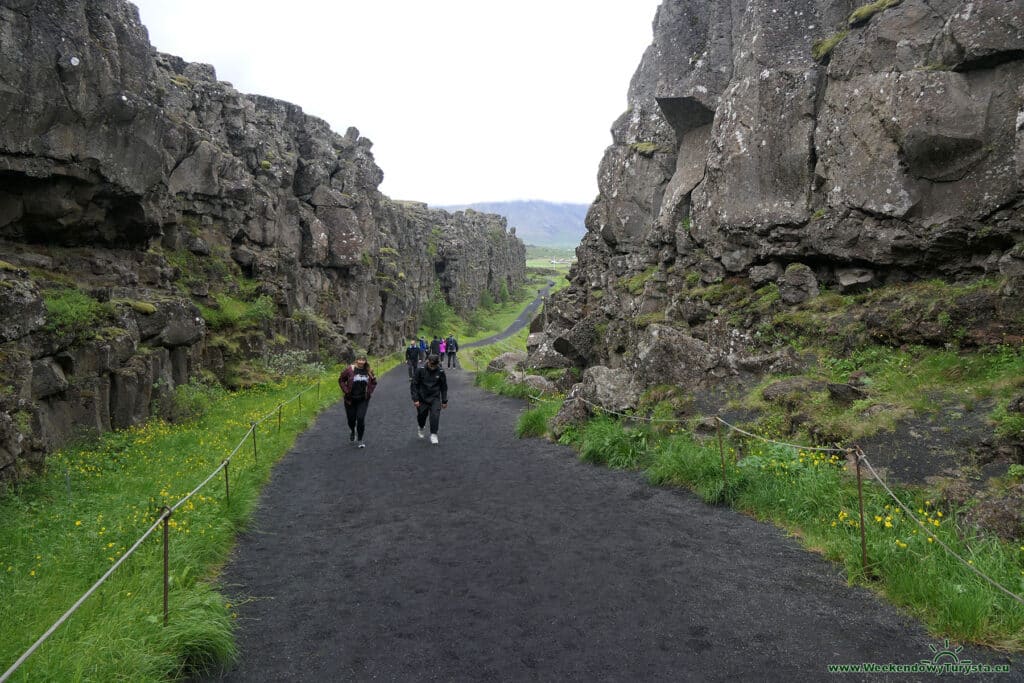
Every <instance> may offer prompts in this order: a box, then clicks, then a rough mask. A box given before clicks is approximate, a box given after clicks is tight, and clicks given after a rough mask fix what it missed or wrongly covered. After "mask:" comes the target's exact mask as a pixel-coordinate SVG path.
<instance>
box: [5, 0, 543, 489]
mask: <svg viewBox="0 0 1024 683" xmlns="http://www.w3.org/2000/svg"><path fill="white" fill-rule="evenodd" d="M0 51H2V54H3V59H2V60H0V83H2V84H3V85H2V87H0V310H2V311H4V312H5V313H6V315H5V319H4V321H3V323H2V324H0V364H2V365H3V369H4V387H3V388H2V390H0V478H5V477H6V478H10V477H12V476H14V475H15V472H16V471H21V470H24V469H26V468H25V467H24V465H26V464H29V465H31V464H33V463H35V464H38V463H39V462H40V461H41V458H42V456H43V454H44V453H45V452H46V451H47V450H48V449H50V448H52V447H53V446H54V445H56V444H58V443H60V442H61V441H63V440H64V439H65V438H66V437H67V436H68V435H69V434H71V433H72V432H73V431H74V430H75V428H76V427H79V426H84V427H86V428H89V429H94V430H104V429H109V428H111V427H121V426H127V425H130V424H136V423H137V422H139V421H141V420H143V419H145V417H146V416H148V415H149V413H150V411H151V409H152V407H153V405H154V402H155V401H158V399H159V398H160V397H161V396H164V397H165V396H166V394H167V393H168V392H169V391H171V390H172V389H173V387H174V386H176V385H177V384H180V383H182V382H186V381H188V380H189V378H192V377H195V376H196V375H197V373H198V372H199V371H200V370H202V369H209V370H212V371H214V372H215V373H220V372H221V371H222V370H223V369H224V366H225V364H226V363H230V361H231V358H232V356H238V355H248V356H253V355H255V356H258V355H260V354H264V353H268V352H272V351H273V350H274V349H296V348H298V349H305V350H308V351H310V352H313V353H323V354H325V355H327V356H329V357H332V358H336V359H338V358H343V357H345V356H346V355H347V354H349V353H351V351H352V349H353V348H364V349H367V350H369V351H371V352H386V351H392V350H395V349H397V348H400V346H401V345H402V341H403V339H405V338H407V337H408V336H410V335H412V334H413V333H414V332H415V330H416V328H417V327H418V323H419V316H420V312H421V309H422V306H423V304H424V303H425V302H426V301H428V300H430V299H431V298H432V297H433V296H434V294H435V291H436V289H437V287H438V285H440V289H441V292H442V293H443V295H444V296H445V297H446V298H447V300H448V302H449V303H450V304H451V305H452V306H453V307H455V308H456V309H460V310H470V309H472V308H473V307H474V306H475V305H476V304H477V303H478V302H479V299H480V296H481V294H482V293H483V292H484V291H488V290H489V291H490V292H491V293H492V295H494V296H497V295H498V294H499V293H500V291H501V290H502V288H503V287H507V288H509V289H513V288H515V287H517V286H519V285H520V284H522V283H523V282H524V280H525V256H524V255H525V250H524V247H523V244H522V242H521V241H520V240H518V239H517V238H516V237H515V235H514V231H509V230H508V229H507V228H506V224H505V221H504V219H503V218H501V217H500V216H496V215H489V214H479V213H474V212H458V213H454V214H452V213H448V212H444V211H438V210H429V209H427V208H426V207H425V206H423V205H417V204H406V203H399V202H392V201H391V200H390V199H388V198H387V197H385V196H384V195H382V194H381V193H380V192H379V191H378V190H377V187H378V185H379V184H380V182H381V180H382V178H383V175H382V171H381V169H380V168H378V167H377V165H376V164H375V162H374V159H373V155H372V152H371V143H370V141H368V140H366V139H365V138H363V137H361V136H360V135H359V132H358V131H357V130H356V129H355V128H350V129H349V130H348V131H347V132H346V133H345V134H344V135H340V134H337V133H335V132H333V131H332V130H331V129H330V128H329V126H328V125H327V124H326V123H325V122H324V121H322V120H320V119H317V118H315V117H311V116H308V115H306V114H304V113H303V112H302V110H301V108H299V107H298V106H296V105H294V104H290V103H287V102H282V101H279V100H274V99H271V98H267V97H261V96H255V95H245V94H242V93H239V92H238V91H236V90H235V89H234V88H233V87H231V85H230V84H229V83H225V82H221V81H218V80H217V79H216V74H215V72H214V70H213V68H212V67H211V66H208V65H203V64H190V63H186V62H184V61H182V60H181V59H179V58H177V57H173V56H170V55H165V54H160V53H157V52H156V51H155V50H154V49H153V48H152V46H151V45H150V44H149V41H148V37H147V33H146V30H145V28H144V27H143V26H142V25H141V24H140V22H139V18H138V13H137V10H136V9H135V8H134V6H132V5H130V4H128V3H127V2H123V1H122V0H70V1H61V2H56V1H53V2H50V1H47V2H25V1H23V0H0ZM68 290H76V291H79V292H81V293H82V294H83V295H86V296H87V298H88V301H86V302H85V304H83V303H82V302H81V301H79V302H78V303H77V304H75V306H77V308H75V310H76V311H78V313H81V312H82V310H83V309H82V306H86V308H88V307H89V306H93V307H95V306H94V305H99V306H100V307H101V308H99V309H97V310H96V311H94V313H95V316H94V318H95V319H94V320H93V321H92V322H91V325H92V329H90V330H88V331H87V330H77V331H74V330H72V331H69V330H67V329H63V328H61V327H60V325H59V324H58V322H59V321H58V318H59V316H58V315H57V313H56V312H55V311H57V309H58V308H59V306H58V305H55V304H54V301H55V299H59V298H60V297H58V296H57V293H61V296H62V297H64V298H63V299H62V300H65V301H71V299H69V298H68V297H67V296H64V295H65V294H66V293H67V291H68ZM225 296H228V297H232V300H245V301H248V302H255V303H258V304H259V305H260V309H259V310H260V311H261V315H260V316H259V324H258V325H254V326H252V329H250V330H249V331H248V332H247V333H246V334H245V335H242V336H241V337H237V338H234V339H231V340H225V339H219V340H218V339H214V338H213V335H211V329H210V328H211V326H210V325H208V324H207V319H206V316H205V315H204V311H207V310H214V311H217V310H218V309H222V308H223V304H225V303H226V300H225V299H224V298H222V297H225ZM86 304H87V305H86ZM81 318H82V316H79V319H81ZM86 319H88V316H86ZM222 336H223V335H222Z"/></svg>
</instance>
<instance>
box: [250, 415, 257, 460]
mask: <svg viewBox="0 0 1024 683" xmlns="http://www.w3.org/2000/svg"><path fill="white" fill-rule="evenodd" d="M249 426H250V429H251V430H252V461H253V462H259V461H260V458H259V456H258V455H256V423H255V422H250V423H249Z"/></svg>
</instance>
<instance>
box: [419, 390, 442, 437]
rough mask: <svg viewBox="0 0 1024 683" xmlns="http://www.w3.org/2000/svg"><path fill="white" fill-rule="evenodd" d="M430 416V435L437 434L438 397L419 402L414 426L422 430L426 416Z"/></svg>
mask: <svg viewBox="0 0 1024 683" xmlns="http://www.w3.org/2000/svg"><path fill="white" fill-rule="evenodd" d="M428 414H429V415H430V433H431V434H437V427H438V425H439V424H440V422H441V397H440V396H438V397H437V398H434V399H432V400H430V401H420V405H419V407H418V408H416V424H418V425H419V426H420V429H423V425H425V424H426V423H427V415H428Z"/></svg>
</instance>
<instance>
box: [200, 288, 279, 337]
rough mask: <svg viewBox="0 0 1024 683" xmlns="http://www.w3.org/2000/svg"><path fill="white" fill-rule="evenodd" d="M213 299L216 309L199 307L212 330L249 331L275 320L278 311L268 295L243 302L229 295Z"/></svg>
mask: <svg viewBox="0 0 1024 683" xmlns="http://www.w3.org/2000/svg"><path fill="white" fill-rule="evenodd" d="M213 298H214V300H215V301H216V302H217V305H216V306H215V307H214V306H202V305H200V306H199V310H200V312H201V313H202V314H203V319H204V320H206V324H207V326H209V328H210V329H211V330H225V329H247V328H250V327H253V326H255V325H257V324H258V323H259V322H260V321H262V320H269V319H271V318H273V317H274V313H275V312H276V311H277V306H276V305H275V304H274V300H273V299H272V298H270V297H269V296H266V295H263V296H260V297H258V298H256V300H255V301H242V300H240V299H236V298H235V297H233V296H230V295H228V294H215V295H214V297H213Z"/></svg>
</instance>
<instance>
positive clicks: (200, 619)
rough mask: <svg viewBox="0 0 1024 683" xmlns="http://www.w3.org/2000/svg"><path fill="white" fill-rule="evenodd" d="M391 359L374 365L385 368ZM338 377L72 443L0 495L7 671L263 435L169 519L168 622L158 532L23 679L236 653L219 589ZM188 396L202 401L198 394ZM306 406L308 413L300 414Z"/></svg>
mask: <svg viewBox="0 0 1024 683" xmlns="http://www.w3.org/2000/svg"><path fill="white" fill-rule="evenodd" d="M394 362H395V361H394V359H390V360H387V361H385V362H382V363H375V369H376V370H377V371H378V372H380V373H383V372H385V371H386V370H387V369H388V367H390V366H391V365H393V364H394ZM336 376H337V370H336V369H332V370H331V371H328V372H325V373H324V374H323V375H321V376H320V377H319V380H320V388H319V397H318V396H317V394H318V392H317V390H316V389H312V390H310V391H308V392H307V393H305V394H304V395H303V397H302V399H301V402H300V401H293V402H292V403H290V404H288V405H285V406H283V407H282V409H281V416H282V422H281V429H280V432H278V427H277V411H276V408H277V406H278V405H280V404H281V403H282V402H283V401H286V400H288V399H289V398H291V397H293V396H294V395H295V394H296V393H297V392H298V391H300V390H302V389H305V388H307V387H309V386H311V384H312V383H313V382H314V378H310V377H298V378H292V379H288V380H283V381H281V382H278V383H274V384H271V385H265V386H261V387H257V388H253V389H250V390H247V391H244V392H239V393H236V394H232V395H223V394H219V395H218V396H217V397H216V400H210V401H209V402H208V405H207V406H206V412H205V413H204V414H203V415H202V417H200V418H198V419H196V420H193V421H191V422H187V423H184V424H181V425H169V424H167V423H164V422H161V421H151V422H150V423H148V424H147V425H145V426H142V427H138V428H133V429H129V430H124V431H120V432H111V433H108V434H105V435H103V436H102V437H100V438H99V439H96V440H93V441H91V442H88V443H83V444H80V445H78V446H75V447H69V448H65V449H64V450H62V451H60V452H58V453H55V454H53V455H52V456H51V457H50V458H49V459H48V460H47V466H46V471H45V473H44V474H42V475H40V476H39V477H37V478H35V479H34V480H31V481H30V482H28V483H26V484H25V485H24V486H22V487H21V488H20V489H19V490H17V491H15V492H13V493H11V494H10V495H7V496H5V497H4V498H3V499H2V500H0V519H3V524H2V526H0V549H2V552H3V554H2V556H0V669H3V670H6V668H7V667H8V666H9V665H10V664H12V663H13V662H14V661H15V660H16V659H17V658H18V657H19V656H20V655H21V654H22V652H24V651H25V650H26V649H27V648H28V647H29V646H30V645H31V644H32V643H33V642H35V640H36V639H37V638H38V637H39V636H41V635H42V634H43V633H44V632H45V631H46V629H47V628H49V626H50V625H51V624H52V623H54V622H55V621H56V619H57V618H58V617H59V616H60V615H61V614H63V613H64V612H65V610H67V609H68V608H69V607H70V606H71V605H72V604H73V603H74V601H75V600H77V599H78V597H79V596H81V595H83V594H84V593H85V591H86V590H87V589H88V588H89V587H90V586H91V585H92V584H93V583H94V582H95V581H96V580H97V579H99V577H100V576H102V575H103V573H104V572H106V571H107V570H108V569H109V568H110V567H111V566H112V565H113V563H114V562H115V561H116V560H117V559H118V558H119V557H120V556H121V555H122V554H124V553H125V552H126V551H127V550H128V548H129V547H130V546H131V545H132V544H133V543H134V542H135V540H136V539H138V538H139V537H140V536H141V534H142V533H143V532H144V531H145V530H146V529H147V528H149V526H150V525H151V524H152V523H153V522H154V520H156V519H157V518H158V516H159V514H160V510H161V509H162V507H163V506H165V505H167V506H169V505H173V504H174V503H175V502H176V501H178V500H180V499H181V498H182V497H183V496H184V495H185V494H187V493H188V492H189V491H191V490H192V489H193V488H194V487H195V486H197V485H198V484H199V483H200V482H201V481H202V480H203V479H205V478H206V476H207V475H208V474H209V473H210V472H212V471H213V470H214V469H216V468H217V467H218V466H219V465H220V463H221V462H222V461H223V460H224V458H225V457H227V456H228V454H229V453H230V452H231V451H232V449H233V448H234V447H235V446H236V444H238V443H239V441H240V440H241V439H242V438H243V437H244V436H245V435H246V432H247V431H248V429H249V423H250V421H256V420H259V419H260V418H262V417H264V416H266V415H268V413H269V414H271V417H270V419H268V420H267V421H266V422H264V423H263V424H262V425H260V426H259V427H258V428H257V439H256V443H257V448H258V460H256V459H255V458H254V456H253V452H252V446H251V440H248V441H246V442H245V443H244V445H243V447H242V448H241V449H240V450H239V451H238V452H237V453H236V455H235V456H234V457H233V459H232V461H231V464H230V465H229V476H230V488H231V498H230V503H229V502H228V501H227V500H226V499H225V487H224V477H223V476H222V475H218V476H217V477H216V478H214V479H213V480H212V481H211V482H210V483H209V484H208V485H207V486H206V487H205V488H204V489H202V490H201V491H199V492H198V494H197V495H196V496H194V497H193V498H192V499H191V500H190V501H189V502H188V503H187V504H185V505H184V506H183V507H182V508H180V509H179V510H178V511H177V512H175V514H174V515H173V516H172V517H171V518H170V521H169V525H170V567H171V569H170V574H171V582H170V621H169V625H168V626H167V627H166V628H165V627H163V626H162V621H163V616H162V584H161V576H162V546H161V542H160V533H159V532H158V533H156V534H154V536H151V537H150V538H149V539H147V540H146V542H145V543H144V544H143V545H142V546H141V547H140V548H139V550H138V551H136V552H135V553H134V554H133V555H132V556H131V557H129V558H128V559H127V560H126V561H125V563H124V564H123V565H121V566H120V567H119V568H118V570H117V571H116V572H115V573H114V574H113V575H112V576H111V578H110V579H109V580H108V581H107V582H106V583H105V584H104V585H103V586H102V587H100V588H99V590H98V591H97V592H96V593H95V594H94V595H92V596H91V597H90V598H89V599H88V600H86V601H85V603H83V605H82V607H81V608H80V609H79V610H78V611H77V612H76V613H75V614H74V615H73V616H71V618H70V619H69V620H68V621H67V622H66V623H65V624H63V625H62V626H61V627H60V628H59V629H58V630H57V631H56V632H55V633H54V635H53V636H51V638H50V639H49V640H48V641H47V642H45V643H44V644H43V645H42V646H41V647H40V649H39V650H38V651H36V652H35V654H33V655H32V656H31V657H30V658H29V659H28V660H27V661H26V662H25V664H24V665H23V666H22V667H21V669H20V670H19V671H18V673H17V674H16V675H15V676H14V677H13V679H12V680H14V681H37V680H46V681H50V680H52V681H72V680H96V681H100V680H102V681H163V680H168V679H169V678H174V677H182V676H190V675H192V674H193V673H194V672H196V671H199V670H202V669H203V668H204V667H206V666H208V665H211V664H224V663H226V662H229V661H230V660H231V659H232V657H233V656H234V654H235V645H234V641H233V619H234V616H235V614H234V611H233V609H232V605H231V604H230V603H229V602H228V601H227V600H226V599H225V598H224V597H223V596H221V595H220V594H219V593H218V592H217V591H216V589H215V588H214V587H213V585H212V583H211V580H212V579H213V578H215V576H216V573H217V570H218V567H219V566H220V565H221V564H222V563H223V562H224V561H225V560H226V559H227V555H228V552H229V550H230V549H231V546H232V545H233V542H234V538H235V535H236V533H237V532H238V530H239V529H241V528H243V527H244V526H245V524H246V523H247V520H248V519H249V516H250V513H251V511H252V509H253V506H254V505H255V503H256V500H257V498H258V495H259V492H260V489H261V488H262V486H263V484H264V483H265V482H266V480H267V478H268V476H269V472H270V469H271V467H272V465H273V463H275V462H276V461H277V460H278V459H279V458H280V457H281V455H283V454H284V453H285V452H286V451H287V449H288V448H289V447H290V446H291V444H292V443H293V441H294V439H295V437H296V436H297V434H299V433H300V432H301V431H302V430H304V429H305V428H306V427H307V426H308V425H309V423H310V421H311V419H312V418H313V417H314V416H315V415H316V414H317V413H318V412H319V411H320V410H321V409H323V408H325V407H326V406H328V405H330V404H331V403H333V402H334V401H336V400H337V398H338V390H337V388H336V382H335V379H336ZM191 398H192V399H193V400H194V399H195V397H194V396H192V397H191ZM300 403H301V405H300Z"/></svg>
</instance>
